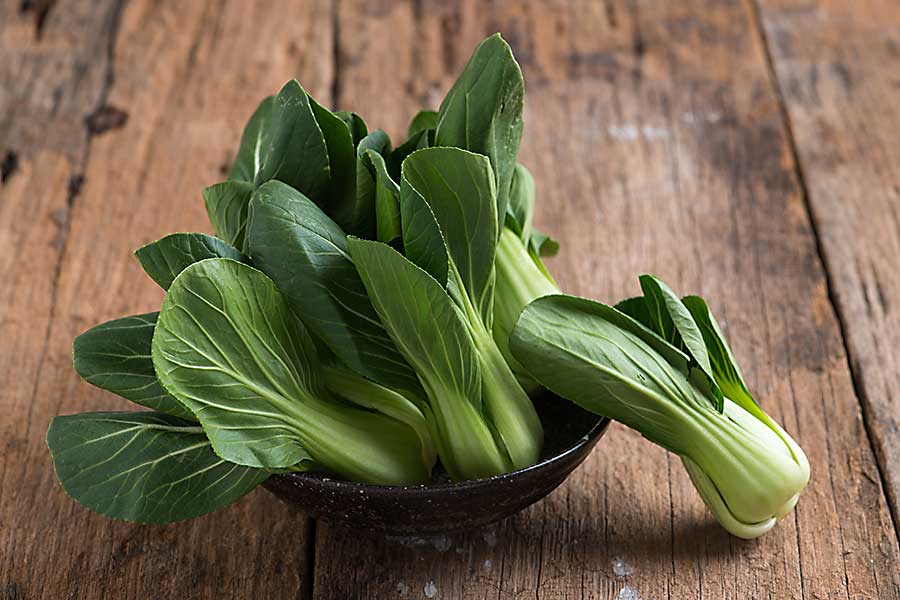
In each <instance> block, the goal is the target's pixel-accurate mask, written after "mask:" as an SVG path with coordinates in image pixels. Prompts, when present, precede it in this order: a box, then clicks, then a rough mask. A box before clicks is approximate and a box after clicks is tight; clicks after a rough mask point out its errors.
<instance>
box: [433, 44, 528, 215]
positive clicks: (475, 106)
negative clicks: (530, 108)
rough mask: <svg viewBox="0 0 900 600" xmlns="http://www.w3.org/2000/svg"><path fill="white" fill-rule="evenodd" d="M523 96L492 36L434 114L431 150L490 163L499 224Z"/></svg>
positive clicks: (515, 69)
mask: <svg viewBox="0 0 900 600" xmlns="http://www.w3.org/2000/svg"><path fill="white" fill-rule="evenodd" d="M524 94H525V83H524V81H523V79H522V71H521V70H520V69H519V65H518V64H517V63H516V59H515V58H514V57H513V54H512V50H510V48H509V45H508V44H507V43H506V42H505V41H504V40H503V38H502V37H500V34H495V35H492V36H491V37H489V38H487V39H485V40H484V41H482V42H481V43H480V44H478V47H477V48H476V49H475V52H474V53H473V54H472V57H471V58H470V59H469V62H468V63H466V66H465V69H463V72H462V74H461V75H460V76H459V79H457V80H456V83H454V84H453V87H451V88H450V91H449V92H447V96H446V97H445V98H444V101H443V102H442V103H441V107H440V110H439V111H438V124H437V128H436V131H435V140H434V141H435V145H436V146H454V147H457V148H463V149H466V150H470V151H472V152H477V153H479V154H484V155H486V156H487V157H488V158H490V161H491V165H492V166H493V168H494V172H495V174H496V178H497V179H496V188H497V196H496V201H497V215H498V218H499V219H501V220H502V219H503V218H504V217H505V215H506V207H507V205H508V203H509V192H510V184H511V181H512V177H513V170H514V168H515V165H516V155H517V154H518V152H519V142H520V141H521V139H522V128H523V123H522V109H523V103H524ZM501 222H502V221H501Z"/></svg>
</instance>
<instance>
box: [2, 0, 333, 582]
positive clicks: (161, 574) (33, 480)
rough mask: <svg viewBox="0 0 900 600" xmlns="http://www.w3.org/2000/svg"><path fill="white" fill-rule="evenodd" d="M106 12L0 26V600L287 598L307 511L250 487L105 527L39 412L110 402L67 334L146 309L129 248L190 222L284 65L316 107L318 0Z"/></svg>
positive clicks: (320, 58)
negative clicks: (173, 514) (171, 517)
mask: <svg viewBox="0 0 900 600" xmlns="http://www.w3.org/2000/svg"><path fill="white" fill-rule="evenodd" d="M13 4H15V5H17V4H18V3H5V4H4V6H10V5H13ZM110 4H111V3H94V2H84V3H73V2H66V3H59V4H58V5H57V4H54V5H52V6H51V7H50V10H49V12H48V13H47V15H46V18H45V19H44V24H43V29H42V35H41V38H40V40H36V39H35V37H34V22H33V15H32V14H31V13H28V14H25V15H21V16H19V15H3V16H2V18H0V23H2V32H3V48H2V52H3V55H4V57H5V58H7V57H8V58H9V59H10V60H2V61H0V63H2V64H0V72H2V73H3V75H2V77H3V79H2V85H0V119H2V120H0V123H2V124H3V125H2V128H0V131H2V132H3V137H2V138H0V139H2V145H6V144H10V145H11V147H14V148H15V149H16V150H17V152H18V156H19V165H18V170H17V171H16V172H14V173H12V174H11V175H10V176H9V177H7V178H6V181H5V182H4V184H3V187H2V188H0V211H2V214H0V217H2V218H0V232H2V233H0V235H2V241H3V242H4V247H6V248H7V249H8V251H6V252H4V253H3V258H0V274H2V276H3V280H4V281H5V282H7V287H5V288H4V291H5V293H4V296H3V298H2V308H0V311H2V317H3V320H2V333H3V339H4V342H3V344H2V345H0V353H2V354H0V369H2V373H3V381H4V391H3V393H2V395H0V408H2V413H3V415H4V416H3V418H2V419H0V447H3V448H4V451H3V452H2V453H0V476H2V480H0V481H2V493H0V523H2V526H0V596H2V597H4V598H29V599H31V598H54V599H56V598H63V597H73V598H126V597H130V598H176V597H177V598H181V597H260V598H267V597H273V598H283V597H306V596H307V592H308V589H309V581H308V577H307V572H308V564H309V560H310V555H309V552H310V551H311V540H310V539H309V536H308V521H307V519H306V518H305V517H304V516H303V515H298V514H295V513H292V512H291V511H289V510H288V509H287V508H286V507H285V506H284V505H282V504H281V503H280V502H278V501H276V500H275V499H274V498H273V497H271V496H270V495H269V494H267V493H265V492H262V491H259V492H255V493H253V494H252V495H251V496H250V497H249V498H247V499H245V500H243V501H241V502H239V503H238V504H237V505H236V506H234V507H231V508H229V509H226V510H224V511H221V512H220V513H217V514H215V515H210V516H207V517H204V518H200V519H197V520H195V521H191V522H188V523H183V524H176V525H171V526H166V527H145V526H137V525H130V524H125V523H119V522H114V521H111V520H109V519H106V518H103V517H99V516H97V515H94V514H92V513H89V512H88V511H86V510H84V509H82V508H81V507H79V506H78V505H77V504H75V503H74V502H73V501H72V500H71V499H69V498H68V497H66V496H65V494H64V493H63V491H62V490H61V489H60V487H59V486H58V484H57V483H56V482H55V477H54V474H53V467H52V463H51V461H50V456H49V453H48V452H47V449H46V446H45V445H44V441H43V439H44V433H45V431H46V427H47V424H48V422H49V419H50V418H51V416H53V415H55V414H58V413H72V412H79V411H87V410H108V409H122V408H125V407H126V406H128V405H127V403H125V402H124V401H121V400H120V399H117V398H115V397H113V396H111V395H109V394H105V393H102V392H99V391H97V390H96V389H94V388H91V387H90V386H88V385H87V384H84V383H82V382H80V381H79V380H78V377H77V375H76V374H75V373H74V371H73V370H72V367H71V343H72V339H73V337H74V336H75V335H76V334H78V333H79V332H81V331H83V330H84V329H86V328H87V327H89V326H91V325H93V324H95V323H98V322H100V321H102V320H105V319H109V318H113V317H116V316H119V315H125V314H132V313H137V312H144V311H147V310H153V309H154V308H155V307H158V305H159V302H160V300H161V298H162V293H161V292H160V290H158V289H157V288H156V287H155V285H154V284H153V283H152V282H150V281H149V280H148V279H147V278H146V277H145V276H144V275H143V274H142V273H141V272H140V269H139V267H138V265H137V262H136V261H135V260H134V259H133V257H131V256H130V252H131V251H132V250H133V249H134V248H136V247H138V246H139V245H141V244H143V243H145V242H147V241H150V240H152V239H155V238H157V237H159V236H161V235H163V234H164V233H167V232H170V231H175V230H197V229H202V230H208V229H209V228H208V225H207V224H206V217H205V214H204V209H203V203H202V200H201V198H200V190H201V189H202V187H203V186H205V185H208V184H210V183H213V182H215V181H217V180H218V179H221V178H222V177H223V172H224V171H225V169H226V168H227V162H228V160H229V159H230V158H231V155H232V152H233V150H234V148H235V146H236V144H237V140H238V138H239V135H240V128H241V126H242V123H243V121H244V120H245V119H246V117H247V116H249V114H250V113H251V112H252V110H253V109H254V108H255V105H256V103H257V102H258V101H259V99H260V98H261V97H262V96H263V95H264V94H266V93H272V92H274V91H277V89H278V88H279V86H280V85H281V84H282V83H283V82H284V81H285V80H286V79H288V78H289V77H291V76H297V77H299V78H301V79H302V80H303V81H304V83H305V85H307V86H308V88H309V89H311V90H312V91H313V92H314V93H316V94H318V96H320V97H321V98H322V99H323V101H326V102H327V101H328V100H329V98H330V86H331V77H332V62H333V61H332V54H331V48H332V38H331V31H332V29H331V6H330V2H329V1H328V0H322V1H316V2H305V3H295V4H284V3H271V4H265V5H263V4H260V3H245V2H239V1H233V2H228V3H220V2H212V1H209V2H187V3H186V2H154V1H143V0H135V1H134V2H131V3H129V4H128V5H127V6H126V7H125V8H124V10H123V12H122V14H121V18H120V22H119V25H118V32H117V34H116V27H115V26H114V24H115V18H114V14H115V12H116V11H115V9H114V7H112V6H111V5H110ZM4 10H6V9H4ZM7 17H8V19H7ZM113 37H114V45H113V47H112V55H111V56H112V61H111V62H110V63H108V61H107V55H108V52H107V46H108V44H109V43H110V41H111V40H112V38H113ZM301 49H302V52H301ZM108 74H109V76H110V77H111V79H108V80H107V76H108ZM57 90H58V91H57ZM101 106H105V107H106V108H105V109H104V110H102V111H99V112H96V113H95V116H94V118H93V119H92V120H91V123H92V128H93V130H94V133H95V135H93V136H91V137H90V138H88V132H87V131H86V129H85V117H86V116H87V115H88V114H89V113H92V112H95V111H96V109H98V108H100V107H101ZM126 116H127V117H126ZM108 127H112V128H110V129H107V128H108ZM3 149H4V150H5V148H3ZM72 174H83V176H84V180H83V185H81V190H80V194H78V195H77V198H75V199H74V202H70V203H69V204H71V207H70V206H69V204H67V197H68V196H69V194H68V192H67V185H68V182H69V177H70V175H72ZM72 197H73V198H74V194H72ZM57 273H58V275H57ZM7 382H9V383H7Z"/></svg>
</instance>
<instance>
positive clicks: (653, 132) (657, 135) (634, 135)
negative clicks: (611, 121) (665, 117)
mask: <svg viewBox="0 0 900 600" xmlns="http://www.w3.org/2000/svg"><path fill="white" fill-rule="evenodd" d="M606 131H607V133H609V135H610V136H612V137H613V138H614V139H617V140H625V141H633V140H636V139H638V138H639V137H643V138H644V139H648V140H664V139H666V138H668V137H669V130H668V129H666V128H665V127H658V126H655V125H642V126H640V127H638V126H637V125H634V124H632V123H623V124H621V125H610V126H609V127H607V128H606Z"/></svg>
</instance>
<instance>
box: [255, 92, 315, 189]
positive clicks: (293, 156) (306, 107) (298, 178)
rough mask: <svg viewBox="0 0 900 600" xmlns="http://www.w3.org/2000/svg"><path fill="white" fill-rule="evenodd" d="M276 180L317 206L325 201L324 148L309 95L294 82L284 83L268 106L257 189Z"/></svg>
mask: <svg viewBox="0 0 900 600" xmlns="http://www.w3.org/2000/svg"><path fill="white" fill-rule="evenodd" d="M272 179H277V180H278V181H283V182H284V183H286V184H288V185H289V186H291V187H293V188H296V189H298V190H300V191H301V192H303V193H304V194H305V195H306V196H307V197H309V198H311V199H312V200H313V201H314V202H316V203H317V204H323V203H324V202H325V201H326V200H327V199H328V194H329V191H330V189H331V170H330V167H329V159H328V146H327V145H326V142H325V136H324V134H323V133H322V128H321V127H320V126H319V123H318V122H317V121H316V116H315V114H314V113H313V108H312V105H311V103H310V99H309V96H308V95H307V94H306V92H305V91H304V89H303V88H302V87H300V84H299V83H297V81H296V80H291V81H289V82H287V83H286V84H285V85H284V87H283V88H281V91H280V92H278V95H277V96H276V97H275V101H274V105H273V107H272V133H271V135H270V136H269V144H268V147H267V148H266V151H265V153H264V158H263V163H262V167H261V168H260V170H259V172H258V173H257V174H256V178H255V179H254V182H255V184H256V186H257V187H259V186H260V185H262V184H263V183H265V182H267V181H270V180H272Z"/></svg>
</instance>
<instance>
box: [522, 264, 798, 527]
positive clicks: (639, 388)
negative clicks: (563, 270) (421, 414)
mask: <svg viewBox="0 0 900 600" xmlns="http://www.w3.org/2000/svg"><path fill="white" fill-rule="evenodd" d="M641 284H642V287H643V289H644V292H645V295H644V296H642V297H639V298H635V299H631V300H628V301H625V302H624V303H622V304H620V305H619V308H621V310H617V309H616V308H613V307H610V306H607V305H604V304H601V303H599V302H594V301H591V300H586V299H582V298H575V297H572V296H564V295H554V296H545V297H543V298H540V299H538V300H536V301H535V302H533V303H531V304H530V305H529V306H528V307H527V308H526V309H525V310H524V311H523V313H522V315H521V316H520V318H519V320H518V322H517V324H516V326H515V329H514V330H513V335H512V338H511V340H510V346H511V349H512V352H513V354H514V355H515V356H516V358H517V359H518V360H519V361H520V362H521V363H522V364H523V365H524V366H525V367H526V368H527V369H528V370H529V372H530V373H531V374H532V375H533V376H534V377H535V378H536V379H537V380H538V381H539V382H540V383H541V384H542V385H544V386H546V387H548V388H549V389H550V390H552V391H554V392H556V393H557V394H559V395H561V396H563V397H565V398H568V399H569V400H572V401H573V402H576V403H577V404H579V405H581V406H583V407H584V408H586V409H588V410H590V411H592V412H595V413H597V414H600V415H604V416H607V417H610V418H612V419H615V420H616V421H619V422H621V423H624V424H625V425H627V426H628V427H631V428H632V429H635V430H637V431H639V432H640V433H641V434H643V435H644V437H646V438H647V439H649V440H650V441H652V442H654V443H656V444H659V445H660V446H662V447H663V448H665V449H667V450H669V451H671V452H674V453H675V454H678V455H679V456H680V457H681V459H682V462H683V464H684V466H685V469H686V470H687V472H688V475H690V478H691V481H692V482H693V484H694V486H695V487H696V488H697V491H698V492H699V494H700V496H701V498H702V499H703V501H704V502H705V503H706V505H707V507H709V509H710V510H711V511H712V513H713V515H714V516H715V517H716V519H718V521H719V523H721V524H722V526H723V527H724V528H725V529H727V530H728V531H729V532H731V533H732V534H733V535H735V536H738V537H742V538H755V537H758V536H760V535H762V534H763V533H765V532H766V531H768V530H769V529H771V528H772V527H773V526H774V525H775V523H776V522H777V520H778V519H780V518H782V517H783V516H785V515H786V514H787V513H789V512H790V511H791V509H792V508H793V507H794V505H795V504H796V502H797V499H798V498H799V495H800V492H801V491H802V490H803V488H804V487H805V486H806V483H807V481H808V480H809V463H808V462H807V459H806V456H805V455H804V453H803V450H802V449H801V448H800V446H798V445H797V443H796V442H794V440H792V439H791V437H790V436H789V435H788V434H787V433H786V432H785V431H784V430H783V429H782V428H781V427H780V426H779V425H778V424H777V423H776V422H775V421H774V420H773V419H772V418H771V417H769V415H767V414H766V413H765V412H764V411H763V410H762V409H761V408H760V407H759V406H758V405H757V404H756V402H755V401H754V400H753V398H752V396H750V394H749V392H748V391H747V387H746V385H745V384H744V381H743V379H742V377H741V374H740V370H739V369H738V367H737V364H736V363H735V361H734V357H733V355H732V353H731V350H730V349H729V347H728V344H727V343H726V341H725V339H724V337H723V336H722V333H721V331H720V329H719V327H718V325H717V324H716V321H715V319H714V318H713V316H712V314H711V312H710V311H709V308H708V307H707V305H706V303H705V302H704V301H703V300H702V299H701V298H699V297H696V296H688V297H686V298H684V299H679V298H678V297H677V296H676V295H675V294H674V292H672V291H671V290H670V289H669V288H668V287H667V286H666V285H665V284H663V283H662V282H661V281H659V280H658V279H656V278H654V277H651V276H643V277H642V278H641Z"/></svg>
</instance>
